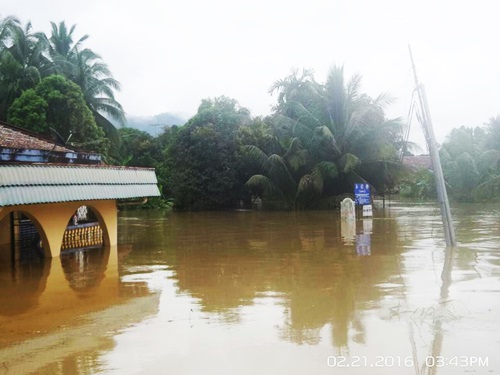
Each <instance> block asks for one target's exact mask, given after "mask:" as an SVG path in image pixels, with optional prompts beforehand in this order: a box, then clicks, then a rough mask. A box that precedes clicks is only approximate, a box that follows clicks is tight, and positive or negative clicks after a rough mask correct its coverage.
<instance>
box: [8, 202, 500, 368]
mask: <svg viewBox="0 0 500 375" xmlns="http://www.w3.org/2000/svg"><path fill="white" fill-rule="evenodd" d="M452 211H453V215H454V221H455V228H456V232H457V239H458V242H459V246H457V247H456V248H446V247H445V244H444V240H443V231H442V227H441V224H440V215H439V210H438V209H437V207H436V206H435V205H433V204H416V203H411V202H390V204H389V207H388V208H386V209H385V210H383V209H382V208H381V207H378V208H376V209H375V210H374V218H373V219H364V220H358V221H357V222H340V221H339V219H337V218H336V215H335V213H334V212H327V211H321V212H297V213H295V212H252V211H238V212H211V213H204V212H200V213H164V212H158V211H129V212H121V213H120V217H119V246H118V249H109V250H99V251H96V250H93V251H90V252H84V253H81V252H80V253H71V254H68V255H67V256H63V257H61V259H53V260H45V261H44V262H42V263H39V264H28V265H19V264H16V265H14V266H11V265H8V266H6V265H2V268H1V270H0V282H1V283H0V375H1V374H30V373H32V374H35V373H36V374H96V373H98V374H220V375H224V374H243V375H245V374H260V375H263V374H286V375H293V374H470V373H474V374H496V373H499V374H500V356H499V353H500V206H482V205H457V206H454V207H453V208H452Z"/></svg>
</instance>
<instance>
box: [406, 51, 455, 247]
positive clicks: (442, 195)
mask: <svg viewBox="0 0 500 375" xmlns="http://www.w3.org/2000/svg"><path fill="white" fill-rule="evenodd" d="M408 49H409V50H410V59H411V65H412V68H413V74H414V76H415V85H416V88H415V90H417V94H418V99H419V104H420V110H421V114H422V118H421V122H422V129H423V131H424V136H425V140H426V141H427V147H428V148H429V152H430V154H431V160H432V168H433V169H434V177H435V179H436V189H437V196H438V203H439V208H440V209H441V218H442V220H443V227H444V237H445V240H446V246H455V245H456V244H457V240H456V238H455V230H454V229H453V221H452V218H451V210H450V203H449V201H448V194H447V192H446V185H445V182H444V176H443V169H442V168H441V160H440V158H439V152H438V148H437V144H436V138H435V137H434V128H433V127H432V121H431V115H430V112H429V104H428V103H427V96H426V94H425V88H424V86H423V85H421V84H420V83H419V82H418V78H417V70H416V69H415V63H414V62H413V55H412V53H411V47H410V46H408Z"/></svg>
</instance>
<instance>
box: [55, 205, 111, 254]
mask: <svg viewBox="0 0 500 375" xmlns="http://www.w3.org/2000/svg"><path fill="white" fill-rule="evenodd" d="M101 221H102V220H101V219H100V218H99V215H98V213H97V212H95V211H94V209H93V208H92V207H90V206H86V205H82V206H80V207H78V208H77V209H76V210H75V211H74V212H73V214H72V215H71V217H70V218H69V220H68V224H67V225H66V230H65V231H64V235H63V240H62V244H61V253H68V252H74V251H80V250H89V249H99V248H102V247H103V246H104V240H103V229H102V226H101Z"/></svg>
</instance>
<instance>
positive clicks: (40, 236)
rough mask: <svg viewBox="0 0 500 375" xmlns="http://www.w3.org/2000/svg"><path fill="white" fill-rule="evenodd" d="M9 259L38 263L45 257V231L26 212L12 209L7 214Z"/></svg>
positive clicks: (22, 262)
mask: <svg viewBox="0 0 500 375" xmlns="http://www.w3.org/2000/svg"><path fill="white" fill-rule="evenodd" d="M8 220H9V228H10V237H11V241H10V244H11V260H12V262H13V263H17V262H19V263H21V264H26V263H40V262H42V261H43V258H44V257H45V249H44V244H46V243H47V241H46V238H45V233H44V232H43V230H42V229H41V226H40V224H39V223H38V222H37V221H36V220H35V219H34V218H33V217H32V216H31V215H29V214H28V213H26V212H23V211H12V212H11V213H10V214H9V219H8Z"/></svg>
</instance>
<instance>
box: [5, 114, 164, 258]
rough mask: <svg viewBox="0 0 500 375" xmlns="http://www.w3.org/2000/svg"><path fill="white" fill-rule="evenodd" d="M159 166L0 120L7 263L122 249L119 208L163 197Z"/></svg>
mask: <svg viewBox="0 0 500 375" xmlns="http://www.w3.org/2000/svg"><path fill="white" fill-rule="evenodd" d="M159 195H160V192H159V190H158V187H157V179H156V175H155V172H154V169H148V168H132V167H120V166H110V165H106V164H105V163H103V161H102V160H101V156H100V155H99V154H95V153H88V152H81V151H78V150H75V149H72V148H69V147H67V146H65V145H61V144H57V143H54V141H52V140H51V139H49V138H45V137H42V136H40V135H38V134H35V133H32V132H29V131H27V130H24V129H21V128H18V127H15V126H12V125H9V124H6V123H3V122H0V262H4V261H8V260H9V259H12V260H17V259H22V258H23V257H57V256H59V255H60V254H61V251H63V252H64V251H71V250H73V249H81V248H88V247H102V246H104V247H111V246H115V245H116V244H117V212H118V210H117V204H119V203H120V202H122V203H126V202H141V201H142V200H143V199H144V198H148V197H155V196H159Z"/></svg>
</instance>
